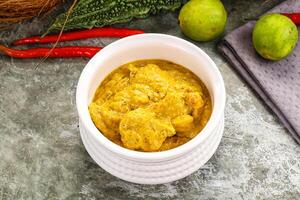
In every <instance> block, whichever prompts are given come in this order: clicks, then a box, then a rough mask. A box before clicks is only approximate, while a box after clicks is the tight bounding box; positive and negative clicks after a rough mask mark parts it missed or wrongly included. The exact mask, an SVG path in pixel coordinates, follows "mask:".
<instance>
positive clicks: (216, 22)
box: [179, 0, 227, 41]
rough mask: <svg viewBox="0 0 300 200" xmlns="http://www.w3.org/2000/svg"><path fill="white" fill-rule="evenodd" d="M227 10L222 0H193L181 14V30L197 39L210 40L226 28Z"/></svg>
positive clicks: (185, 6) (184, 7)
mask: <svg viewBox="0 0 300 200" xmlns="http://www.w3.org/2000/svg"><path fill="white" fill-rule="evenodd" d="M226 21H227V13H226V10H225V8H224V6H223V4H222V2H221V1H220V0H191V1H189V2H188V3H186V4H185V5H184V6H183V7H182V9H181V10H180V14H179V23H180V28H181V31H182V32H183V33H184V34H185V35H186V36H188V37H189V38H191V39H193V40H196V41H210V40H213V39H215V38H216V37H218V36H219V35H220V34H221V33H222V32H223V31H224V29H225V26H226Z"/></svg>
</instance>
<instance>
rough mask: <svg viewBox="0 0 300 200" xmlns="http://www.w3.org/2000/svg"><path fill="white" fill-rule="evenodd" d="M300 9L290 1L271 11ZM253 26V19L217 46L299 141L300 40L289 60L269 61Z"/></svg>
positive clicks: (295, 0)
mask: <svg viewBox="0 0 300 200" xmlns="http://www.w3.org/2000/svg"><path fill="white" fill-rule="evenodd" d="M299 11H300V0H287V1H284V2H283V3H281V4H280V5H278V6H276V7H275V8H274V9H272V10H270V12H272V13H273V12H289V13H290V12H299ZM254 25H255V22H253V21H251V22H248V23H247V24H245V25H243V26H241V27H240V28H237V29H236V30H234V31H233V32H231V33H230V34H228V35H227V36H225V38H224V39H223V40H222V41H221V42H220V43H219V45H218V49H219V51H220V52H221V53H222V54H223V55H224V57H225V58H226V59H227V60H228V61H229V63H230V64H231V65H232V67H233V68H234V69H235V70H236V71H237V72H238V73H239V74H240V75H241V76H242V78H243V79H244V80H245V81H246V82H247V83H248V84H249V85H250V86H251V87H252V88H253V89H254V90H255V91H256V93H257V94H258V95H259V96H260V97H261V98H262V99H263V101H264V102H265V103H266V104H267V105H268V106H269V107H270V108H271V110H272V111H273V112H274V113H275V114H276V115H277V116H278V118H279V119H280V121H281V122H282V123H283V124H284V126H285V127H286V128H287V129H288V130H289V132H290V133H291V135H292V136H293V137H294V139H295V140H296V142H298V143H299V144H300V44H299V43H300V42H298V45H297V47H296V48H295V49H294V51H293V53H292V54H291V55H290V56H289V57H287V58H286V59H283V60H281V61H277V62H273V61H267V60H265V59H263V58H261V57H260V56H259V55H258V54H257V53H256V52H255V50H254V48H253V46H252V39H251V37H252V35H251V34H252V30H253V27H254ZM298 31H299V27H298Z"/></svg>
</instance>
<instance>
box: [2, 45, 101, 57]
mask: <svg viewBox="0 0 300 200" xmlns="http://www.w3.org/2000/svg"><path fill="white" fill-rule="evenodd" d="M100 50H101V48H100V47H91V46H86V47H78V46H68V47H56V48H54V49H51V48H33V49H26V50H18V49H11V48H8V47H6V46H3V45H0V52H3V53H4V54H5V55H8V56H10V57H13V58H42V57H46V56H48V57H50V58H73V57H87V58H92V57H93V56H94V55H95V54H96V53H97V52H99V51H100ZM48 54H49V55H48Z"/></svg>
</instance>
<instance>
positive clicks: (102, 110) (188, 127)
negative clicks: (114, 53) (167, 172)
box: [89, 60, 212, 152]
mask: <svg viewBox="0 0 300 200" xmlns="http://www.w3.org/2000/svg"><path fill="white" fill-rule="evenodd" d="M89 112H90V115H91V118H92V120H93V122H94V124H95V125H96V127H97V128H98V129H99V130H100V131H101V133H102V134H103V135H104V136H105V137H107V138H108V139H109V140H111V141H112V142H114V143H116V144H118V145H120V146H123V147H125V148H128V149H131V150H137V151H145V152H155V151H164V150H169V149H172V148H175V147H177V146H180V145H182V144H184V143H186V142H188V141H189V140H191V139H192V138H194V137H195V136H196V135H197V134H198V133H199V132H200V131H201V130H202V129H203V128H204V126H205V125H206V123H207V122H208V120H209V118H210V115H211V112H212V103H211V99H210V96H209V93H208V90H207V88H206V87H205V85H204V84H203V83H202V82H201V80H200V79H199V78H198V77H197V76H196V75H194V74H193V73H192V72H191V71H189V70H188V69H186V68H184V67H182V66H180V65H178V64H175V63H172V62H169V61H165V60H140V61H135V62H131V63H128V64H125V65H123V66H121V67H119V68H118V69H116V70H115V71H113V72H112V73H111V74H110V75H109V76H108V77H106V78H105V80H104V81H103V82H102V83H101V85H100V86H99V88H98V89H97V91H96V94H95V97H94V99H93V101H92V103H91V104H90V105H89Z"/></svg>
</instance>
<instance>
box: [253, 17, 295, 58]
mask: <svg viewBox="0 0 300 200" xmlns="http://www.w3.org/2000/svg"><path fill="white" fill-rule="evenodd" d="M297 41H298V30H297V27H296V25H295V24H294V23H293V22H292V20H290V19H289V18H288V17H286V16H284V15H281V14H267V15H265V16H263V17H261V18H260V19H259V20H258V21H257V23H256V25H255V27H254V30H253V33H252V42H253V45H254V48H255V50H256V51H257V52H258V53H259V54H260V55H261V56H262V57H264V58H266V59H269V60H274V61H276V60H280V59H282V58H284V57H286V56H288V55H289V54H290V53H291V52H292V51H293V49H294V48H295V46H296V44H297Z"/></svg>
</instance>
